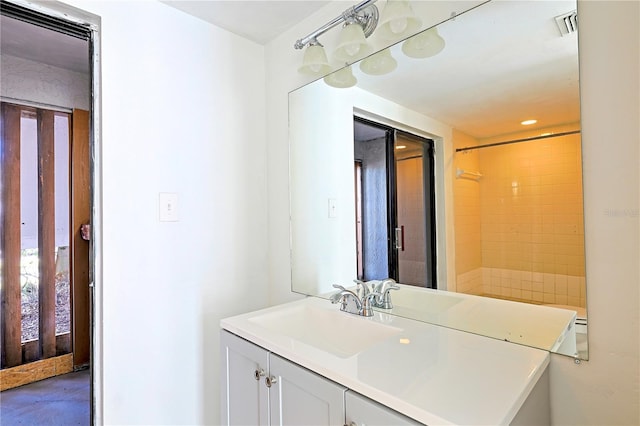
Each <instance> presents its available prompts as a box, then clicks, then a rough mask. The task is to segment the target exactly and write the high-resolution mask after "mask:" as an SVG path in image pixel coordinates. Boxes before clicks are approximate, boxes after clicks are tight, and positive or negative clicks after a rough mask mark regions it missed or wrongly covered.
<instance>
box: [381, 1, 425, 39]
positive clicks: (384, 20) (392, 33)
mask: <svg viewBox="0 0 640 426" xmlns="http://www.w3.org/2000/svg"><path fill="white" fill-rule="evenodd" d="M420 25H422V21H421V20H420V18H418V17H417V16H416V14H415V13H414V12H413V8H412V7H411V4H409V0H387V4H386V5H385V6H384V9H382V13H381V14H380V27H379V28H378V31H377V32H376V34H377V35H378V37H381V38H383V39H385V40H400V39H402V38H406V37H409V36H410V35H412V34H414V33H415V32H416V31H417V30H419V29H420Z"/></svg>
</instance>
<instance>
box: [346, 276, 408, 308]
mask: <svg viewBox="0 0 640 426" xmlns="http://www.w3.org/2000/svg"><path fill="white" fill-rule="evenodd" d="M353 282H354V283H356V285H357V289H356V291H355V293H354V294H355V295H356V296H358V298H359V299H360V300H361V301H362V303H364V300H365V298H366V297H367V296H369V295H370V294H372V293H376V297H375V298H372V299H370V303H371V304H372V305H373V306H374V307H376V308H382V309H393V303H391V294H390V292H391V290H400V287H399V286H397V285H396V281H395V280H394V279H393V278H386V279H384V280H371V281H367V282H364V281H362V280H353ZM334 287H335V286H334ZM336 288H337V287H336ZM352 293H353V292H352Z"/></svg>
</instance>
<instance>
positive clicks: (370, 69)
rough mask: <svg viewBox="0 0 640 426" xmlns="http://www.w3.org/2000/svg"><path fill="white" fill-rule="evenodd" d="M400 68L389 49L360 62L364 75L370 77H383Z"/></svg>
mask: <svg viewBox="0 0 640 426" xmlns="http://www.w3.org/2000/svg"><path fill="white" fill-rule="evenodd" d="M397 66H398V61H396V60H395V59H394V58H393V56H391V50H389V48H387V49H384V50H381V51H380V52H378V53H376V54H374V55H371V56H369V57H368V58H365V59H363V60H362V62H360V69H361V70H362V72H363V73H365V74H369V75H383V74H388V73H390V72H391V71H393V70H395V69H396V68H397Z"/></svg>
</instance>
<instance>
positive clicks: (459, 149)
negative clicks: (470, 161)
mask: <svg viewBox="0 0 640 426" xmlns="http://www.w3.org/2000/svg"><path fill="white" fill-rule="evenodd" d="M576 133H580V130H572V131H570V132H562V133H554V134H551V135H541V136H534V137H531V138H524V139H514V140H511V141H504V142H495V143H488V144H486V145H478V146H467V147H465V148H457V149H456V152H461V151H470V150H472V149H479V148H489V147H491V146H499V145H509V144H512V143H520V142H531V141H536V140H539V139H548V138H557V137H559V136H567V135H574V134H576Z"/></svg>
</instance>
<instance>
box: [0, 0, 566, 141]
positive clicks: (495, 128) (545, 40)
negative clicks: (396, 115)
mask: <svg viewBox="0 0 640 426" xmlns="http://www.w3.org/2000/svg"><path fill="white" fill-rule="evenodd" d="M164 3H166V4H168V5H170V6H171V7H175V8H178V9H180V10H183V11H184V12H186V13H189V14H191V15H193V16H196V17H198V18H200V19H203V20H205V21H207V22H211V23H213V24H215V25H217V26H220V27H222V28H225V29H227V30H228V31H231V32H233V33H236V34H238V35H241V36H243V37H246V38H248V39H251V40H254V41H255V42H257V43H260V44H266V43H268V42H269V41H270V40H272V39H273V38H274V37H276V36H277V35H279V34H281V33H282V32H284V31H286V30H287V29H288V28H289V27H291V26H292V25H293V24H295V23H297V22H298V21H300V20H302V19H304V18H305V17H306V16H309V15H310V14H312V13H314V12H315V11H317V10H318V9H320V8H322V7H323V6H325V5H326V4H327V3H329V1H270V0H264V1H244V0H236V1H164ZM381 3H382V2H381ZM348 4H352V2H349V3H348ZM353 4H355V2H353ZM498 6H499V7H500V11H494V10H492V9H493V8H497V7H498ZM572 9H575V2H572V1H518V2H509V1H499V2H491V3H489V4H486V5H483V6H481V7H479V8H476V9H475V10H473V11H472V12H469V13H468V14H463V15H460V16H458V17H456V18H455V20H453V21H449V22H446V23H444V24H442V25H441V26H439V28H440V33H441V35H442V36H443V37H444V38H445V40H446V47H445V49H444V50H443V51H442V52H441V53H440V54H438V55H437V56H435V57H433V58H429V59H428V60H415V59H414V60H412V59H409V58H406V57H404V55H403V54H402V53H401V52H400V46H399V45H398V46H396V47H394V48H393V49H395V50H393V52H394V56H395V57H396V58H397V59H398V61H399V65H398V68H397V69H396V70H395V71H394V72H393V73H391V74H388V75H385V76H376V77H371V76H367V75H365V74H362V73H361V72H360V70H359V69H357V66H354V67H353V69H354V73H355V74H356V75H357V77H358V80H359V87H361V88H363V89H365V90H368V91H371V92H372V93H375V94H378V95H380V96H383V97H385V98H388V99H391V100H393V101H394V102H397V103H399V104H402V105H405V106H408V107H409V108H412V109H414V110H416V111H419V112H421V113H423V114H425V115H428V116H431V117H433V118H436V119H438V120H440V121H443V122H445V123H448V124H450V125H452V126H454V127H456V128H459V129H461V130H463V131H465V132H466V133H468V134H470V135H473V136H476V137H480V138H481V137H488V136H493V135H495V134H497V133H496V132H498V133H508V132H511V131H517V130H519V127H518V126H519V122H520V121H521V120H523V119H525V118H531V117H533V115H536V117H534V118H538V119H539V120H541V119H542V120H541V122H540V123H539V124H538V126H540V127H544V125H545V123H546V124H547V125H548V124H557V123H562V122H575V121H578V120H579V98H578V96H579V95H578V67H577V49H576V35H575V34H573V35H571V36H569V37H561V36H560V32H559V30H558V28H557V26H556V23H555V20H554V17H555V16H557V15H559V14H562V13H566V12H569V11H571V10H572ZM461 28H464V30H460V29H461ZM0 29H1V34H0V41H1V43H2V44H1V47H0V49H1V51H2V53H3V54H9V55H13V56H18V57H22V58H25V59H29V60H34V61H39V62H43V63H46V64H49V65H52V66H57V67H61V68H66V69H71V70H73V71H77V72H88V69H89V67H88V46H87V44H86V42H83V41H81V40H78V39H75V38H73V37H69V36H64V35H61V34H59V33H55V32H53V31H49V30H45V29H42V28H39V27H35V26H33V25H27V24H24V23H22V22H19V21H15V20H13V19H9V18H5V17H2V21H0ZM314 29H315V28H309V32H311V31H313V30H314ZM532 34H533V35H532ZM292 50H293V47H292ZM470 63H472V64H473V66H472V67H470V66H469V65H468V64H470ZM411 81H413V82H414V83H409V82H411ZM408 84H409V86H408V87H407V85H408ZM507 120H510V122H511V123H510V126H511V127H509V128H505V127H504V123H505V121H507ZM552 121H554V122H555V123H552Z"/></svg>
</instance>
